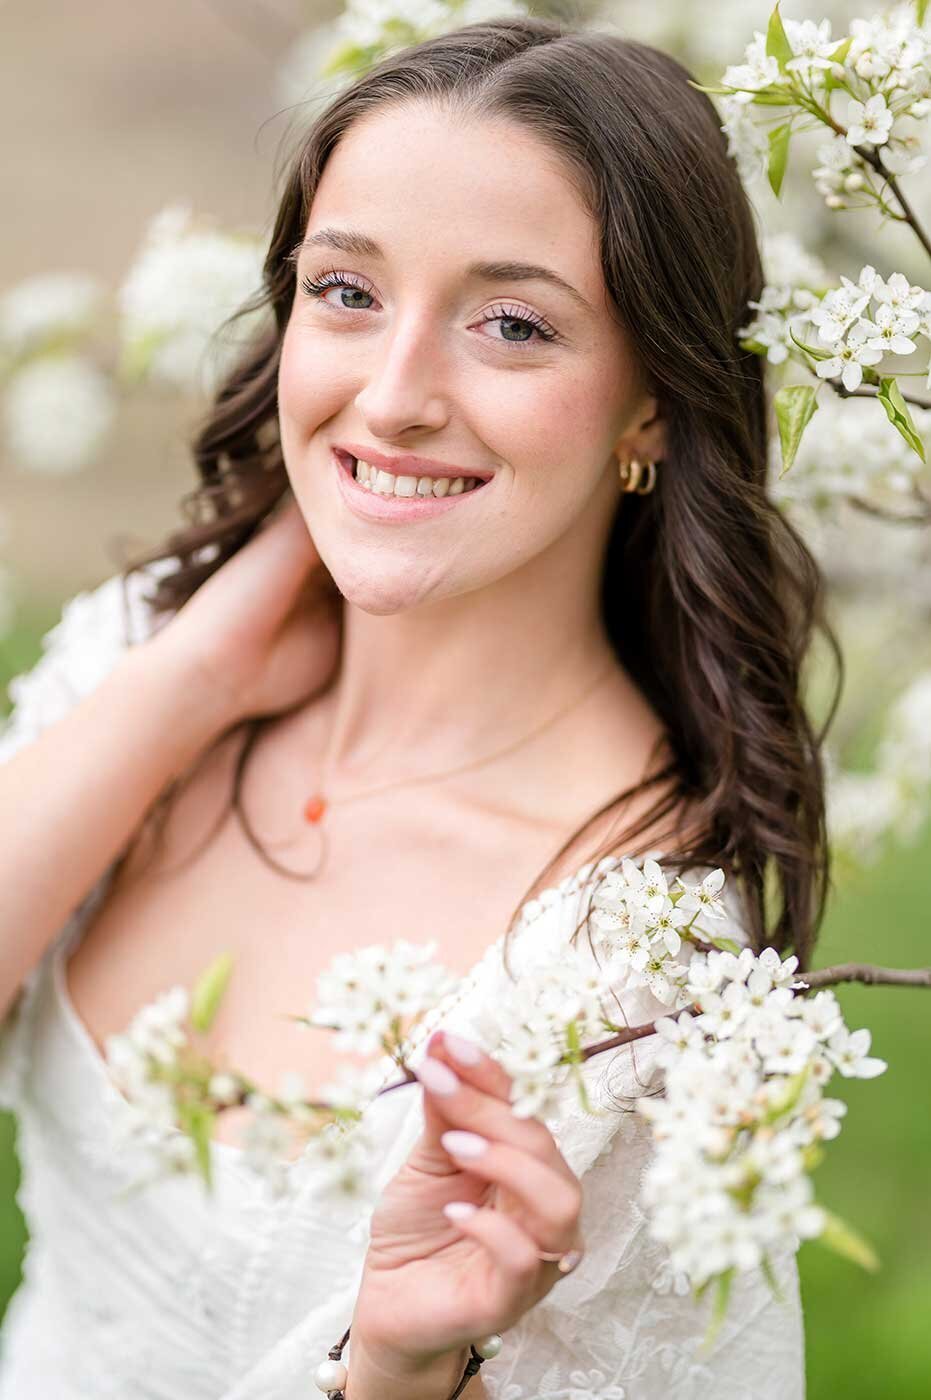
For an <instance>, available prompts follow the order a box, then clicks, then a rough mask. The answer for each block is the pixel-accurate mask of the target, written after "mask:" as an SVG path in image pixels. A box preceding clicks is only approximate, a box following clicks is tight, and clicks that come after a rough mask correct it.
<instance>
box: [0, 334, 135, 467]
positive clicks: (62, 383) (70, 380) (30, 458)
mask: <svg viewBox="0 0 931 1400" xmlns="http://www.w3.org/2000/svg"><path fill="white" fill-rule="evenodd" d="M3 415H4V419H5V424H4V426H5V429H6V437H7V443H8V447H9V451H10V455H11V457H12V458H13V460H14V461H15V462H16V463H17V465H18V466H19V467H20V468H21V469H23V470H27V471H34V472H42V473H48V474H49V475H52V476H60V475H65V474H67V473H69V472H75V471H79V470H80V469H81V468H82V467H84V466H86V465H87V463H88V462H89V461H91V460H92V458H93V456H94V454H95V453H96V452H97V451H98V449H99V448H100V445H101V443H102V442H103V440H104V437H105V436H106V434H107V432H108V431H109V429H110V427H111V425H112V423H113V421H114V418H115V416H116V405H115V400H114V395H113V390H112V387H111V384H110V380H109V379H108V378H107V376H106V375H105V374H103V373H102V371H101V370H99V369H98V368H97V367H96V365H94V364H93V363H92V362H91V361H90V360H88V359H86V358H85V357H84V356H82V355H77V354H71V353H54V354H52V353H49V354H43V355H39V356H37V357H35V358H34V359H31V360H27V361H26V363H25V364H24V365H23V367H22V368H21V369H18V370H17V371H16V372H15V373H14V374H13V375H11V377H10V379H9V380H8V381H7V385H6V395H5V399H4V403H3Z"/></svg>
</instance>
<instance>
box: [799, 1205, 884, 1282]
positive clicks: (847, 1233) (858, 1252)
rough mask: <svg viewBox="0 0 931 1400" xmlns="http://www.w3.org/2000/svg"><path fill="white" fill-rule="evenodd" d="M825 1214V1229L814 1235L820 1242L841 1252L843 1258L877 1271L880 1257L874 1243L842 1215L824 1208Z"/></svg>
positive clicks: (871, 1271)
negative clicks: (866, 1238) (867, 1240)
mask: <svg viewBox="0 0 931 1400" xmlns="http://www.w3.org/2000/svg"><path fill="white" fill-rule="evenodd" d="M821 1209H822V1210H824V1207H823V1206H822V1207H821ZM824 1216H825V1224H824V1229H823V1230H822V1231H821V1234H820V1235H816V1236H815V1237H814V1238H815V1239H817V1241H818V1243H819V1244H823V1245H826V1247H827V1248H828V1249H831V1250H833V1251H834V1253H835V1254H839V1255H840V1256H841V1258H843V1259H850V1260H851V1261H852V1262H853V1263H854V1264H859V1265H860V1266H861V1268H864V1269H868V1270H869V1272H870V1273H875V1272H876V1270H877V1269H878V1268H879V1258H878V1256H877V1255H876V1252H875V1250H874V1249H873V1247H872V1245H870V1244H868V1243H867V1242H866V1240H865V1239H864V1238H863V1236H862V1235H859V1234H858V1233H857V1231H856V1230H854V1228H853V1226H852V1225H848V1224H847V1222H846V1221H844V1220H841V1218H840V1216H838V1215H834V1214H833V1213H832V1212H831V1211H829V1210H824Z"/></svg>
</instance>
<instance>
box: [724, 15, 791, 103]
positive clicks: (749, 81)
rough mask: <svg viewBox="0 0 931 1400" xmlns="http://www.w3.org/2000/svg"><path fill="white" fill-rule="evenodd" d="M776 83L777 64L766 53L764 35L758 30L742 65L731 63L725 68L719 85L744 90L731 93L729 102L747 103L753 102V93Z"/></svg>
mask: <svg viewBox="0 0 931 1400" xmlns="http://www.w3.org/2000/svg"><path fill="white" fill-rule="evenodd" d="M778 82H779V63H778V61H777V60H776V59H775V58H773V57H772V55H770V54H768V53H767V52H766V35H765V34H764V33H762V31H761V30H759V29H757V30H754V33H753V39H752V40H751V42H750V43H749V44H748V45H747V48H746V52H745V54H744V61H743V63H732V64H731V65H730V66H729V67H728V68H726V69H725V71H724V76H723V77H722V79H721V83H722V85H723V86H724V87H733V88H741V89H746V90H745V91H741V92H735V93H733V94H732V95H731V101H732V102H740V103H747V102H752V101H753V94H754V92H759V91H760V90H761V89H762V88H768V87H772V86H773V85H774V84H776V83H778Z"/></svg>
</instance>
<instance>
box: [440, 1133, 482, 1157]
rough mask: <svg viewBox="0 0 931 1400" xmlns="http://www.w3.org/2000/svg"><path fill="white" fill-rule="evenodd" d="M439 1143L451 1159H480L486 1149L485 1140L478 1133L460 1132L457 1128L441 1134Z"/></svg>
mask: <svg viewBox="0 0 931 1400" xmlns="http://www.w3.org/2000/svg"><path fill="white" fill-rule="evenodd" d="M440 1142H441V1143H442V1144H443V1146H444V1147H445V1148H446V1151H447V1152H449V1153H450V1154H451V1155H452V1156H453V1157H466V1158H470V1157H481V1155H482V1153H483V1152H484V1151H485V1149H486V1148H487V1147H488V1139H487V1138H483V1137H479V1135H478V1133H464V1132H460V1131H459V1129H458V1128H450V1130H449V1132H447V1133H443V1134H442V1136H441V1137H440Z"/></svg>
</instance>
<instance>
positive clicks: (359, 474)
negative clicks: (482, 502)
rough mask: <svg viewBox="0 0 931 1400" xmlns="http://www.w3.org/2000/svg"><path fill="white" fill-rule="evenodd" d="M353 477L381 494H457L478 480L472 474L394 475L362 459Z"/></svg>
mask: <svg viewBox="0 0 931 1400" xmlns="http://www.w3.org/2000/svg"><path fill="white" fill-rule="evenodd" d="M355 478H356V481H358V482H360V483H361V485H362V486H364V487H365V489H366V490H367V491H375V492H376V493H377V494H378V495H381V496H445V495H447V494H449V495H450V496H458V495H459V494H460V492H462V491H471V490H472V489H473V487H474V486H475V485H476V483H477V480H478V479H477V477H474V476H454V477H452V478H450V477H448V476H395V475H394V474H393V473H392V472H386V471H382V470H381V468H379V467H373V466H372V465H371V464H370V463H369V462H362V461H357V462H356V466H355Z"/></svg>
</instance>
